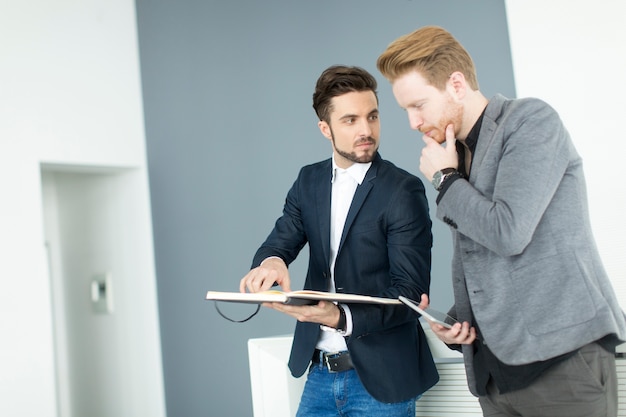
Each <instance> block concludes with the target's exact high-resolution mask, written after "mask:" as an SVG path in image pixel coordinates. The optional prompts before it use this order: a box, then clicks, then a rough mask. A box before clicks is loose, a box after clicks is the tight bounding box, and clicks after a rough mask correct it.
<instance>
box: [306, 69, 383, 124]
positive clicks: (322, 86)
mask: <svg viewBox="0 0 626 417" xmlns="http://www.w3.org/2000/svg"><path fill="white" fill-rule="evenodd" d="M377 86H378V84H377V83H376V79H375V78H374V77H373V76H372V74H370V73H369V72H367V71H365V70H364V69H363V68H359V67H348V66H345V65H333V66H332V67H329V68H327V69H326V70H325V71H324V72H323V73H322V75H320V77H319V78H318V79H317V84H316V85H315V92H314V93H313V109H315V113H316V114H317V117H319V119H320V120H322V121H325V122H327V123H330V113H331V112H332V103H331V101H332V98H333V97H337V96H341V95H343V94H346V93H351V92H357V91H372V92H373V93H374V95H375V96H376V102H378V94H377V92H376V88H377Z"/></svg>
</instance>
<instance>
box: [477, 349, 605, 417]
mask: <svg viewBox="0 0 626 417" xmlns="http://www.w3.org/2000/svg"><path fill="white" fill-rule="evenodd" d="M479 402H480V406H481V407H482V410H483V416H485V417H512V416H516V417H616V416H617V372H616V369H615V355H614V354H612V353H610V352H607V351H606V350H605V349H603V348H602V347H601V346H600V345H598V344H597V343H592V344H589V345H586V346H583V347H582V348H581V349H580V350H579V351H578V353H577V354H576V355H574V356H572V357H571V358H569V359H567V360H565V361H563V362H562V363H559V364H557V365H555V366H554V367H552V368H550V369H549V370H548V371H547V372H546V373H545V374H544V375H542V376H541V377H539V379H537V380H536V381H535V382H533V383H532V384H531V385H530V386H529V387H526V388H524V389H521V390H517V391H513V392H508V393H505V394H500V393H499V392H498V389H497V387H496V386H495V384H493V383H490V385H489V386H488V394H487V395H486V396H481V397H480V398H479Z"/></svg>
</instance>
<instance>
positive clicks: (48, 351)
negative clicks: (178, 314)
mask: <svg viewBox="0 0 626 417" xmlns="http://www.w3.org/2000/svg"><path fill="white" fill-rule="evenodd" d="M136 38H137V36H136V19H135V4H134V1H132V0H54V1H50V0H20V1H13V0H0V57H2V58H1V59H2V64H1V65H0V190H2V196H3V197H2V203H1V204H0V334H1V335H2V338H1V342H0V369H1V370H2V371H1V372H0V415H2V416H18V415H19V416H38V417H39V416H56V415H57V409H58V404H57V400H56V386H55V369H54V367H55V365H54V364H55V361H54V356H55V354H54V343H53V322H52V317H51V314H52V302H51V292H50V281H49V276H48V270H47V268H48V265H47V260H46V254H45V251H44V232H43V222H42V188H41V164H42V163H46V164H59V166H61V167H63V166H67V165H80V166H87V167H96V168H97V167H128V168H133V169H134V170H136V171H137V172H138V175H139V178H140V181H141V183H143V184H142V185H141V187H143V190H144V191H145V193H143V194H141V202H140V204H139V205H138V209H139V210H140V211H141V212H142V213H143V221H145V224H144V225H143V226H144V229H146V230H147V231H146V232H145V235H144V236H142V237H140V238H139V239H138V240H139V241H142V242H143V243H142V245H144V250H143V253H142V254H141V256H140V257H139V258H138V259H135V261H136V262H138V263H142V264H145V265H146V267H145V269H146V270H147V271H148V274H147V276H146V277H142V278H141V279H144V282H142V284H143V286H142V287H141V288H142V291H143V295H145V299H146V300H147V301H146V303H145V304H143V305H141V304H138V307H137V309H138V310H141V313H142V314H141V316H142V317H143V314H144V313H146V312H147V313H148V314H147V317H143V318H145V320H146V322H147V324H148V326H146V328H147V329H148V330H147V331H146V334H144V335H142V336H144V338H145V342H144V343H145V344H146V346H148V351H147V352H145V354H146V357H148V358H154V359H155V360H154V361H153V362H154V363H152V364H151V365H152V366H153V368H154V369H155V375H156V376H157V382H156V383H154V384H151V386H152V387H156V388H155V390H154V391H153V392H152V393H151V399H150V400H149V401H153V402H154V404H156V406H154V405H151V407H150V409H152V410H154V409H156V410H160V411H159V412H158V413H157V415H162V414H163V413H164V411H163V410H164V405H163V404H164V403H163V392H162V391H163V390H162V377H161V363H160V343H159V335H158V323H157V309H156V288H155V280H154V270H153V255H152V246H151V245H152V236H151V225H150V222H151V221H150V210H149V198H148V192H147V187H148V182H147V169H146V162H145V159H146V158H145V148H144V147H145V140H144V130H143V110H142V103H141V84H140V79H139V60H138V47H137V39H136ZM143 318H142V319H143ZM134 400H135V401H137V400H142V398H135V399H134Z"/></svg>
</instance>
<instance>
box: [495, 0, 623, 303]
mask: <svg viewBox="0 0 626 417" xmlns="http://www.w3.org/2000/svg"><path fill="white" fill-rule="evenodd" d="M506 8H507V18H508V22H509V34H510V38H511V49H512V54H513V68H514V73H515V84H516V88H517V95H518V97H527V96H535V97H540V98H542V99H544V100H546V101H547V102H548V103H550V104H551V105H552V106H554V107H555V108H556V110H557V111H558V112H559V113H560V115H561V117H562V119H563V120H564V121H565V124H566V126H567V128H568V130H569V131H570V134H571V135H572V138H573V140H574V143H575V145H576V147H577V149H578V152H579V153H580V154H581V156H582V157H583V161H584V166H585V176H586V179H587V188H588V195H589V205H590V212H591V221H592V226H593V229H594V233H595V236H596V241H597V244H598V247H599V250H600V253H601V255H602V258H603V261H604V263H605V267H606V269H607V271H608V273H609V276H610V277H611V279H612V283H613V286H614V287H615V289H616V291H617V293H618V296H619V298H620V301H621V303H622V306H623V307H626V279H624V278H626V256H624V255H625V254H626V237H624V232H625V231H626V216H624V212H625V211H626V193H625V192H624V184H623V180H622V179H623V177H624V169H623V167H624V155H626V135H625V134H624V128H623V124H622V122H623V121H624V119H625V118H626V101H625V100H624V97H625V96H626V83H624V82H623V79H622V78H623V76H624V74H626V46H625V45H626V26H625V25H624V22H623V20H624V16H626V2H624V1H623V0H596V1H588V0H585V1H583V0H549V1H546V0H507V1H506Z"/></svg>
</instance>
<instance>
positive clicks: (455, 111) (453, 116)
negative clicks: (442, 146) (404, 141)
mask: <svg viewBox="0 0 626 417" xmlns="http://www.w3.org/2000/svg"><path fill="white" fill-rule="evenodd" d="M462 122H463V106H462V105H461V104H459V103H456V102H455V101H454V100H453V99H452V97H448V100H447V102H446V104H445V110H444V113H443V115H442V116H441V117H440V118H439V120H438V121H437V123H435V124H434V125H432V126H428V127H424V126H422V127H420V131H421V132H422V133H425V132H431V135H432V136H431V137H432V138H433V139H435V140H436V141H437V142H438V143H444V142H445V141H446V127H447V126H448V125H449V124H452V125H454V132H455V133H456V132H458V131H459V129H460V128H461V124H462Z"/></svg>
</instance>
